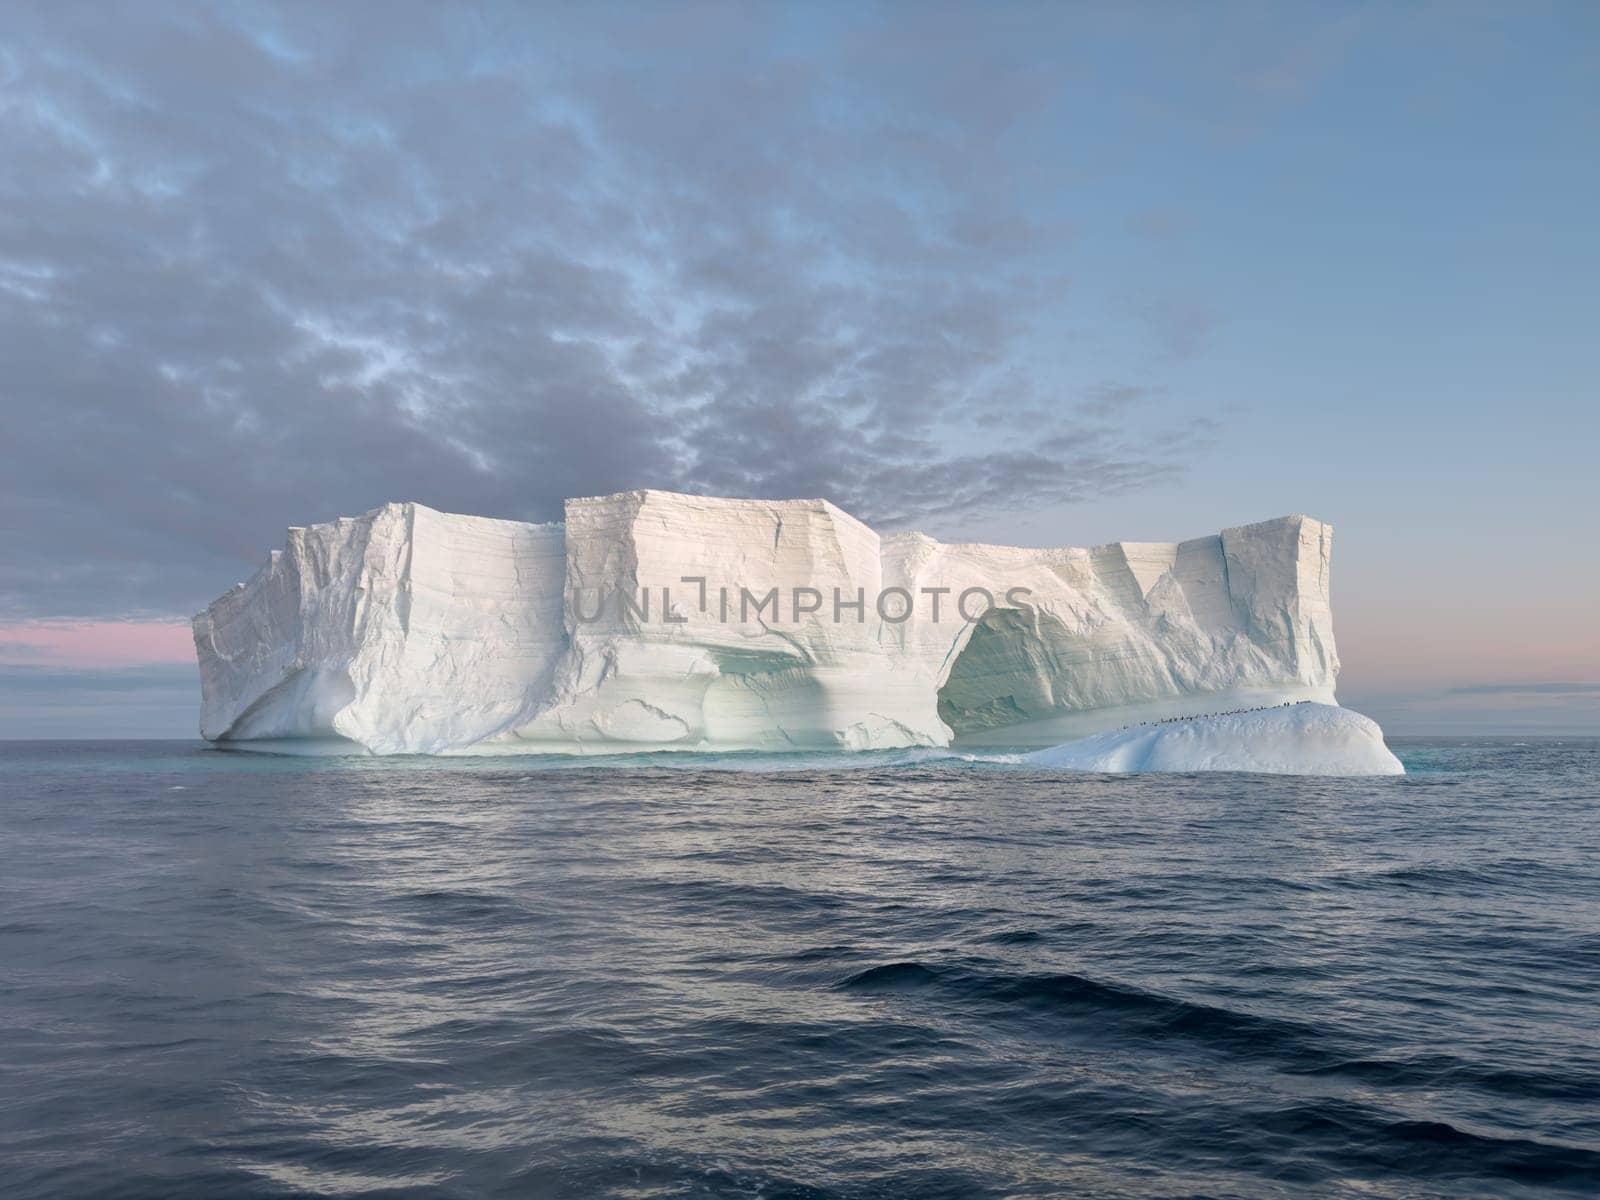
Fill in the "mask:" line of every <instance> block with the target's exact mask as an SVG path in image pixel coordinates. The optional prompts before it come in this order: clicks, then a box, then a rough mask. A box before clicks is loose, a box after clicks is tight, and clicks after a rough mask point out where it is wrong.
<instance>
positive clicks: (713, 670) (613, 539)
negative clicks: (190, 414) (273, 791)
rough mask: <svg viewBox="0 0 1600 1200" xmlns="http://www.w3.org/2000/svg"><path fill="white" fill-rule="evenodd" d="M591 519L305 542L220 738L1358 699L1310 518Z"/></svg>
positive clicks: (237, 610) (829, 728)
mask: <svg viewBox="0 0 1600 1200" xmlns="http://www.w3.org/2000/svg"><path fill="white" fill-rule="evenodd" d="M565 516H566V519H565V521H564V522H559V523H552V524H547V525H534V524H526V523H522V522H517V521H501V520H491V519H488V518H483V517H471V516H458V515H453V514H448V513H441V512H436V511H435V510H433V509H430V508H427V507H425V506H423V505H420V504H410V503H407V504H388V505H385V506H383V507H382V508H377V509H374V510H373V511H371V512H369V513H366V514H365V515H363V516H360V517H355V518H345V519H341V520H338V521H331V522H327V523H325V524H320V525H312V526H307V527H297V528H293V529H291V530H290V531H289V537H288V542H287V545H286V546H285V548H284V549H283V550H281V551H274V552H273V553H272V555H271V556H270V558H269V559H268V561H267V563H266V565H265V566H264V567H263V568H262V569H261V570H260V571H259V572H258V573H257V574H256V575H255V576H254V577H253V578H252V579H251V580H250V581H249V582H248V583H244V584H239V585H236V586H235V587H234V588H233V589H232V590H231V591H229V592H228V593H227V594H225V595H224V596H222V597H221V598H220V599H218V600H217V601H215V602H214V603H213V604H212V605H211V606H210V607H209V608H207V609H206V611H205V612H203V613H201V614H199V615H198V616H197V617H195V619H194V634H195V645H196V649H197V651H198V654H199V659H200V677H201V686H202V708H201V734H202V736H204V737H206V738H208V739H211V740H213V741H217V742H223V743H230V744H235V743H236V744H240V745H255V746H257V747H259V748H272V749H305V750H327V749H333V750H342V751H352V750H354V751H367V752H372V753H379V754H402V753H424V754H440V753H474V754H489V753H529V752H559V753H617V752H619V751H625V750H663V749H672V750H718V751H721V750H746V749H760V750H788V749H795V750H808V749H824V748H829V749H836V748H840V747H844V748H850V749H869V748H897V747H908V746H946V745H950V744H952V743H956V744H961V745H982V746H1010V747H1038V746H1045V745H1050V744H1053V743H1056V742H1060V741H1062V740H1064V739H1066V738H1081V737H1084V736H1088V735H1091V734H1095V733H1099V732H1102V731H1105V730H1109V729H1117V728H1119V727H1122V726H1127V725H1130V724H1137V723H1140V722H1145V721H1152V720H1159V719H1162V718H1165V717H1170V716H1173V715H1178V714H1196V713H1207V712H1223V711H1231V710H1237V709H1242V708H1251V707H1256V706H1260V705H1270V704H1279V703H1282V702H1284V701H1300V700H1310V701H1316V702H1319V703H1321V704H1329V705H1331V704H1334V703H1335V701H1334V681H1335V676H1336V674H1337V672H1338V659H1337V656H1336V653H1335V650H1334V642H1333V630H1332V624H1331V614H1330V611H1329V606H1328V554H1329V544H1330V540H1331V530H1330V529H1329V527H1328V526H1326V525H1324V524H1322V523H1321V522H1319V521H1315V520H1312V519H1311V518H1309V517H1303V516H1295V517H1283V518H1280V519H1278V520H1274V521H1265V522H1262V523H1260V524H1256V525H1246V526H1241V527H1239V528H1234V529H1227V530H1224V531H1223V532H1222V533H1221V534H1220V535H1217V536H1213V537H1203V538H1196V539H1194V540H1192V541H1186V542H1175V543H1170V542H1161V543H1154V542H1119V543H1115V544H1112V545H1108V546H1099V547H1096V548H1093V549H1066V548H1064V549H1020V548H1014V547H1006V546H987V545H969V544H947V543H941V542H938V541H935V540H934V539H932V538H929V537H926V536H924V535H922V534H915V533H902V534H893V535H889V536H885V537H880V536H879V535H878V534H877V533H875V532H874V531H873V530H871V529H870V528H868V527H867V526H866V525H864V524H863V523H861V522H860V521H858V520H856V519H855V518H853V517H851V516H850V515H849V514H847V513H845V512H843V511H842V510H840V509H838V508H836V507H835V506H834V505H832V504H830V503H828V502H827V501H824V500H790V501H762V500H729V499H717V498H709V497H701V496H685V495H678V494H675V493H670V492H659V491H635V492H623V493H619V494H617V495H612V496H601V497H590V498H584V499H575V500H569V501H567V504H566V514H565ZM1378 745H1379V746H1380V747H1381V745H1382V742H1381V739H1380V740H1379V742H1378ZM1385 753H1387V752H1386V751H1385Z"/></svg>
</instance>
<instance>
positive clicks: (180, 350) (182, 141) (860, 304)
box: [0, 3, 1212, 617]
mask: <svg viewBox="0 0 1600 1200" xmlns="http://www.w3.org/2000/svg"><path fill="white" fill-rule="evenodd" d="M447 7H448V6H431V5H425V6H419V7H416V8H413V9H406V8H404V7H402V6H400V5H396V4H389V3H385V4H382V5H376V6H373V7H372V8H370V9H365V10H363V9H360V8H358V7H357V6H355V5H353V4H340V5H331V6H310V5H308V6H304V7H290V8H287V9H275V8H270V7H269V8H261V7H258V6H249V7H245V8H240V9H238V10H234V9H229V8H224V7H219V6H209V5H202V6H195V7H187V6H184V5H162V6H153V5H131V6H128V7H126V8H123V9H113V8H109V7H106V6H83V7H77V6H66V5H57V6H43V5H40V6H37V7H34V8H32V9H27V8H25V7H23V6H12V7H8V9H7V10H6V12H5V14H4V15H0V139H3V144H4V146H5V159H6V162H5V166H4V168H3V169H0V361H3V362H4V363H5V371H4V376H3V378H0V504H3V505H4V507H5V510H6V512H7V513H8V514H10V516H11V519H9V520H8V521H7V522H6V528H5V530H4V534H3V537H4V543H3V547H0V615H3V616H8V617H17V616H29V615H50V616H72V615H84V616H89V615H101V616H106V615H123V614H130V613H168V612H174V611H179V612H181V611H189V610H192V609H193V608H194V607H195V606H196V605H198V604H200V603H203V602H204V601H206V600H208V599H209V598H210V597H211V596H212V595H214V594H215V593H216V592H217V591H219V590H220V589H221V588H222V587H225V586H226V585H227V584H229V583H231V582H232V581H233V579H234V578H237V577H239V576H240V575H242V574H243V573H244V571H245V567H244V564H248V563H254V562H256V561H259V559H260V558H261V557H262V555H263V553H264V551H265V549H266V548H267V547H269V546H272V545H276V544H278V543H279V542H280V540H281V536H282V529H283V526H284V525H286V524H290V523H303V522H306V521H310V520H318V519H326V518H329V517H331V516H336V515H340V514H345V513H353V512H359V511H362V510H365V509H367V508H370V507H372V506H373V505H375V504H378V503H380V502H382V501H385V500H389V499H402V498H405V499H416V500H420V501H422V502H424V503H428V504H432V505H435V506H437V507H440V508H444V509H450V510H457V511H470V512H480V513H486V514H492V515H499V516H513V517H523V518H529V519H550V518H552V517H554V516H557V515H558V514H559V503H560V500H561V499H562V498H563V497H564V496H569V495H588V494H596V493H601V492H606V491H612V490H619V489H624V488H632V487H642V486H655V487H671V488H678V489H684V490H696V491H707V492H714V493H726V494H735V495H768V496H817V495H825V496H828V497H830V498H832V499H834V500H836V501H837V502H839V503H841V504H843V505H844V506H845V507H847V508H849V509H851V510H852V511H855V512H856V513H857V514H858V515H860V516H862V517H864V518H866V519H868V520H873V521H879V522H884V523H887V524H894V523H903V522H907V521H911V520H919V519H928V518H930V517H931V518H937V517H938V516H939V515H940V514H949V513H954V512H961V511H966V510H974V509H976V510H982V509H984V508H990V509H992V508H995V507H998V506H1002V505H1007V504H1011V503H1025V504H1026V505H1028V506H1030V507H1034V506H1040V505H1044V504H1049V503H1056V502H1065V501H1072V500H1080V499H1086V498H1093V497H1096V496H1102V495H1107V494H1114V493H1117V492H1120V491H1124V490H1126V489H1129V488H1133V487H1136V486H1139V485H1141V484H1143V483H1145V482H1147V481H1150V480H1152V479H1157V478H1163V477H1167V476H1170V474H1171V473H1172V472H1173V471H1174V470H1176V469H1177V468H1176V464H1177V463H1178V462H1180V461H1181V460H1182V459H1183V457H1185V456H1186V455H1187V454H1188V453H1190V452H1191V451H1192V449H1193V447H1194V444H1195V443H1196V442H1197V441H1203V440H1204V439H1205V438H1206V437H1207V436H1208V435H1209V433H1211V432H1212V427H1211V425H1210V424H1209V423H1208V422H1206V421H1204V420H1198V421H1196V420H1190V421H1181V420H1170V421H1168V422H1167V423H1166V424H1165V425H1164V426H1163V427H1164V428H1165V430H1166V436H1165V437H1164V438H1156V439H1150V438H1145V439H1141V441H1140V442H1139V443H1138V444H1137V445H1135V444H1133V443H1131V442H1130V441H1129V440H1128V439H1126V438H1125V437H1124V436H1123V435H1122V434H1121V433H1119V428H1120V426H1121V425H1122V424H1123V421H1124V419H1125V418H1126V416H1127V413H1128V412H1129V411H1130V409H1132V408H1144V407H1152V406H1157V405H1161V404H1163V403H1165V400H1164V396H1163V393H1162V392H1161V390H1160V389H1159V388H1151V387H1140V386H1131V385H1128V384H1123V383H1115V384H1108V385H1106V387H1104V388H1101V389H1098V390H1096V391H1094V392H1092V393H1089V394H1082V395H1057V394H1053V393H1052V392H1051V390H1050V386H1049V384H1048V380H1047V376H1046V374H1045V373H1044V372H1042V371H1041V369H1040V368H1039V367H1038V366H1037V364H1036V363H1035V362H1034V357H1035V356H1034V354H1033V352H1032V350H1030V347H1036V346H1037V344H1038V343H1037V340H1036V338H1037V335H1038V334H1039V332H1040V331H1039V329H1038V325H1037V320H1038V318H1037V314H1039V313H1040V312H1041V311H1046V310H1048V309H1049V307H1050V306H1051V305H1052V304H1053V303H1054V302H1055V301H1056V300H1057V299H1058V298H1059V295H1060V293H1061V290H1062V288H1063V287H1064V283H1063V281H1062V279H1061V278H1060V267H1059V259H1060V257H1061V255H1060V250H1061V248H1062V245H1063V239H1064V233H1063V231H1062V230H1061V229H1059V228H1057V227H1056V225H1055V224H1054V223H1053V221H1052V218H1051V215H1050V214H1051V211H1052V209H1051V206H1050V204H1049V203H1047V202H1041V199H1040V198H1041V197H1043V198H1045V199H1046V200H1047V199H1048V197H1049V195H1050V194H1051V189H1053V188H1056V187H1059V186H1060V184H1061V181H1060V180H1059V179H1058V178H1057V177H1056V176H1055V175H1054V174H1053V173H1052V171H1051V169H1050V167H1049V164H1048V163H1041V161H1040V156H1039V154H1038V153H1037V149H1036V147H1035V146H1034V145H1033V144H1032V143H1031V142H1030V138H1031V137H1033V136H1034V135H1036V134H1037V133H1038V131H1039V130H1040V129H1042V128H1046V127H1048V126H1049V124H1050V123H1051V122H1052V121H1055V120H1058V119H1059V114H1058V113H1057V112H1056V111H1055V108H1054V107H1053V105H1054V100H1053V91H1052V89H1053V87H1054V83H1055V72H1056V71H1057V69H1058V67H1057V64H1056V63H1055V61H1054V60H1053V59H1052V58H1051V57H1050V56H1048V55H1045V56H1038V55H1036V54H1034V53H1033V52H1032V50H1031V49H1030V48H1031V47H1034V46H1036V45H1038V44H1040V42H1041V38H1042V32H1043V31H1040V30H1035V29H1032V28H1029V27H1028V21H1031V20H1032V19H1033V18H1031V17H1029V18H1027V20H1024V19H1023V18H1022V16H1021V14H1022V11H1023V10H1016V11H1015V12H1013V13H1012V19H1011V26H1012V27H1010V28H1000V29H993V28H990V27H987V26H982V25H980V24H979V23H976V22H973V21H971V20H969V19H963V18H959V16H958V15H954V14H953V10H941V11H937V12H936V11H934V10H932V9H919V10H918V14H917V18H916V26H917V27H916V29H915V30H907V29H904V28H897V27H896V26H897V20H898V18H897V17H896V15H895V11H894V10H890V11H889V13H888V14H887V15H886V16H882V17H880V18H878V19H873V20H866V19H859V20H857V19H854V18H850V19H843V20H841V21H840V22H839V23H838V24H837V27H834V28H830V29H829V30H828V31H827V33H826V37H825V39H824V40H825V43H826V44H824V45H821V46H818V45H815V44H813V43H814V42H815V41H816V39H817V37H819V36H821V35H819V34H817V33H816V31H814V30H808V29H806V28H796V27H795V26H796V23H797V20H798V11H797V10H785V9H783V8H780V7H778V6H770V7H769V6H713V7H709V8H704V9H693V8H680V7H676V6H660V7H654V6H644V7H640V8H637V9H623V10H617V11H613V12H610V13H607V14H605V15H603V16H597V15H595V13H594V10H592V9H590V8H588V7H586V6H582V7H580V8H572V9H554V8H544V9H532V8H521V7H517V6H510V7H507V8H503V9H502V8H493V7H490V8H483V9H479V10H474V11H472V12H470V13H469V12H465V11H463V10H460V9H454V8H450V9H449V11H446V9H447ZM903 15H904V13H903V10H902V16H903ZM1047 18H1048V13H1047V12H1046V11H1045V10H1041V11H1040V19H1047ZM396 30H399V31H403V32H402V33H400V34H398V35H397V34H396V33H395V31H396ZM913 34H914V35H915V36H912V35H913ZM1058 40H1060V39H1059V38H1058ZM1157 316H1158V317H1159V318H1160V322H1159V323H1160V324H1161V325H1162V326H1163V327H1164V328H1165V329H1166V333H1165V334H1164V335H1163V336H1164V337H1165V340H1166V342H1167V343H1168V345H1167V346H1166V347H1165V350H1164V352H1167V353H1172V354H1183V353H1190V352H1193V350H1194V348H1195V346H1196V344H1197V343H1198V342H1199V341H1200V340H1201V339H1203V337H1204V336H1205V334H1206V332H1207V330H1208V328H1209V318H1208V317H1207V316H1206V315H1205V314H1203V313H1196V312H1192V311H1189V310H1182V309H1162V310H1160V311H1159V312H1158V313H1157ZM1030 339H1035V340H1030ZM997 413H1004V414H1005V416H1004V417H997V416H996V414H997Z"/></svg>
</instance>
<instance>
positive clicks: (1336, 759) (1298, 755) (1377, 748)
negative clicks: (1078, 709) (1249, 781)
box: [1021, 703, 1405, 775]
mask: <svg viewBox="0 0 1600 1200" xmlns="http://www.w3.org/2000/svg"><path fill="white" fill-rule="evenodd" d="M1021 761H1023V762H1025V763H1027V764H1029V765H1031V766H1039V767H1054V768H1061V769H1065V770H1071V771H1106V772H1123V771H1255V772H1259V773H1262V774H1269V775H1404V774H1405V768H1404V767H1402V766H1401V765H1400V760H1399V759H1397V758H1396V757H1395V756H1394V755H1393V754H1392V753H1390V751H1389V748H1388V747H1387V746H1385V745H1384V744H1383V731H1382V730H1380V729H1379V728H1378V725H1377V722H1375V721H1372V720H1370V719H1368V718H1367V717H1364V716H1362V715H1361V714H1360V713H1358V712H1352V711H1350V710H1349V709H1347V708H1339V707H1337V706H1335V705H1330V704H1311V703H1302V704H1291V705H1289V706H1287V707H1282V706H1280V707H1277V708H1267V709H1261V710H1256V711H1252V712H1242V713H1224V714H1219V715H1215V716H1206V717H1196V718H1193V719H1190V720H1174V721H1169V722H1163V723H1160V724H1151V725H1138V726H1134V727H1132V728H1129V729H1118V730H1112V731H1110V732H1108V733H1101V734H1096V735H1095V736H1094V737H1088V738H1083V739H1081V740H1079V741H1074V742H1067V743H1065V744H1063V745H1060V746H1052V747H1050V748H1049V749H1048V750H1040V751H1037V752H1036V753H1033V754H1025V755H1022V756H1021Z"/></svg>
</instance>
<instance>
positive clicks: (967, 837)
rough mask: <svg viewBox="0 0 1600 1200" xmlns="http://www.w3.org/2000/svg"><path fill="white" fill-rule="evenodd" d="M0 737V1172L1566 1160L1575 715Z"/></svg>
mask: <svg viewBox="0 0 1600 1200" xmlns="http://www.w3.org/2000/svg"><path fill="white" fill-rule="evenodd" d="M1396 749H1397V752H1398V753H1399V754H1400V756H1401V757H1402V759H1403V760H1404V761H1405V763H1406V766H1407V768H1408V769H1409V771H1410V774H1409V775H1408V776H1407V777H1405V778H1403V779H1399V778H1396V779H1371V780H1347V781H1346V780H1322V779H1294V778H1272V777H1258V776H1239V775H1233V776H1230V775H1211V776H1201V775H1194V776H1153V775H1149V776H1125V777H1105V776H1093V775H1068V774H1039V773H1029V772H1024V771H1021V770H1016V769H1010V770H1006V769H998V768H994V767H986V766H983V765H980V764H967V763H962V762H951V761H949V760H943V761H939V760H928V759H921V758H918V757H916V756H906V755H902V756H892V755H891V756H877V757H875V758H873V757H868V758H864V759H857V760H851V761H850V762H849V763H848V764H847V763H846V762H845V761H844V760H835V759H820V760H806V759H799V758H795V759H781V758H750V759H740V758H728V759H719V760H714V761H713V762H710V763H705V762H693V761H686V760H683V759H663V758H660V757H655V758H650V759H646V760H642V761H640V762H636V763H634V764H632V765H629V766H625V767H624V766H618V765H615V764H598V765H597V764H585V763H581V762H580V763H571V762H559V763H550V762H544V763H539V762H534V761H530V760H523V759H514V760H513V759H477V760H448V761H417V760H371V759H366V760H362V759H321V760H308V759H293V758H277V757H268V756H258V755H245V754H237V753H225V752H220V751H216V750H209V749H202V748H201V747H199V746H198V745H191V744H186V743H159V742H144V743H134V742H129V743H110V742H105V743H90V742H80V743H8V744H4V745H0V1194H3V1195H4V1196H6V1197H9V1198H10V1200H24V1198H30V1197H73V1198H79V1197H118V1198H121V1197H151V1198H158V1197H159V1198H161V1200H173V1198H188V1197H194V1198H205V1200H214V1198H218V1197H291V1196H295V1197H298V1196H340V1197H358V1196H359V1197H374V1198H375V1197H402V1196H404V1197H413V1196H414V1197H478V1196H485V1197H490V1196H492V1197H546V1196H548V1197H609V1196H619V1197H668V1196H674V1197H676V1196H744V1197H771V1198H776V1197H836V1196H837V1197H889V1196H896V1197H898V1196H906V1197H945V1196H947V1197H989V1196H993V1197H999V1196H1089V1197H1119V1196H1129V1197H1132V1196H1139V1197H1146V1196H1151V1197H1154V1196H1163V1197H1180V1196H1182V1197H1190V1196H1193V1197H1274V1196H1328V1197H1361V1198H1363V1200H1370V1198H1372V1197H1458V1196H1512V1197H1516V1196H1543V1195H1575V1196H1594V1195H1597V1194H1600V741H1596V740H1581V739H1579V740H1573V739H1567V740H1560V741H1557V740H1532V739H1530V740H1528V741H1527V742H1526V743H1524V742H1512V741H1509V740H1505V741H1498V740H1476V741H1464V742H1463V741H1427V742H1423V741H1412V742H1406V741H1404V740H1400V741H1399V742H1398V744H1397V745H1396Z"/></svg>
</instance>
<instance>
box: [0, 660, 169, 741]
mask: <svg viewBox="0 0 1600 1200" xmlns="http://www.w3.org/2000/svg"><path fill="white" fill-rule="evenodd" d="M199 695H200V679H199V674H198V669H197V668H196V667H195V665H194V664H193V663H189V664H187V665H180V664H171V665H165V666H145V667H124V668H120V669H105V670H79V669H72V668H66V667H49V666H22V665H15V664H0V727H3V728H4V729H5V734H6V736H7V737H11V738H72V737H83V736H84V735H85V733H86V732H90V733H92V734H93V735H94V736H97V737H171V738H193V737H194V736H195V730H196V726H197V725H198V723H199Z"/></svg>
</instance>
